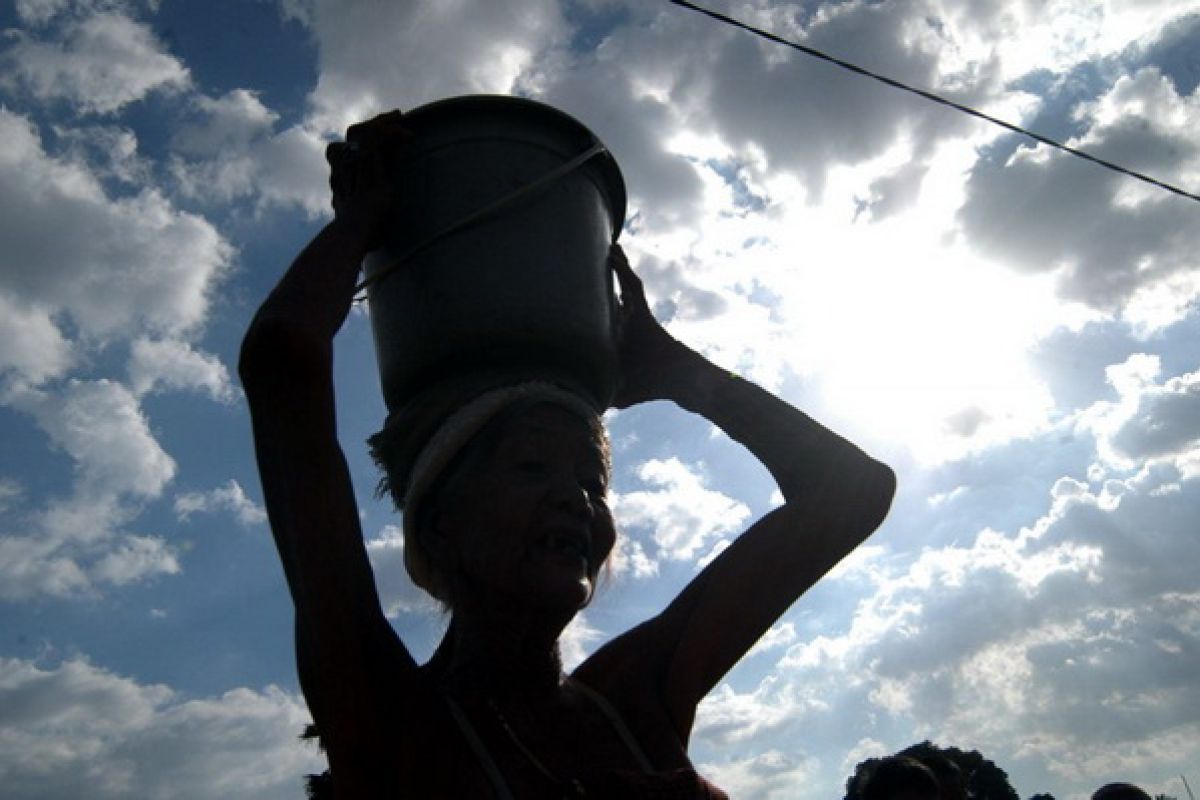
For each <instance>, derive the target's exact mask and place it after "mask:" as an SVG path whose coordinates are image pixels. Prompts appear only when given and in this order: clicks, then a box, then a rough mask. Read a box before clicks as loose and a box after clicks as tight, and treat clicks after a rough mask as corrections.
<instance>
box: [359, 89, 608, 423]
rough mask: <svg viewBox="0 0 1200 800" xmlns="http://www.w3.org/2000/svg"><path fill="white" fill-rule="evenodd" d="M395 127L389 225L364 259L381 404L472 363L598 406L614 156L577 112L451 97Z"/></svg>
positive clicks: (604, 385) (398, 400) (604, 390)
mask: <svg viewBox="0 0 1200 800" xmlns="http://www.w3.org/2000/svg"><path fill="white" fill-rule="evenodd" d="M404 123H405V125H406V126H407V127H408V128H410V129H411V130H412V132H413V134H414V137H413V140H412V141H411V142H410V143H408V144H406V145H405V147H404V150H403V152H402V153H401V155H400V156H399V158H397V159H396V161H395V163H394V165H393V166H392V169H394V170H395V178H396V180H397V185H398V191H399V200H400V202H399V211H398V215H397V219H396V221H395V224H394V225H393V226H392V228H391V230H390V231H389V233H388V235H387V238H386V242H385V244H384V245H383V246H382V247H381V248H379V249H378V250H375V251H373V252H372V253H370V254H368V256H367V258H366V260H365V261H364V264H363V269H364V273H365V277H366V281H367V282H368V288H367V297H368V300H369V302H370V313H371V325H372V329H373V332H374V336H375V349H376V356H377V358H378V362H379V371H380V377H381V381H382V385H383V394H384V399H385V400H386V402H387V405H388V409H389V410H391V411H395V410H396V409H399V408H402V407H403V406H405V405H406V404H407V403H408V402H410V401H411V400H413V399H414V397H415V396H416V395H418V394H419V393H421V391H422V390H423V389H427V388H429V387H430V386H431V385H435V384H437V383H440V382H443V381H446V380H452V379H454V378H455V377H456V376H459V375H462V374H465V373H472V372H478V373H488V374H493V375H496V376H497V378H496V382H497V383H502V382H508V378H507V377H506V376H513V380H520V379H528V378H529V377H538V378H541V379H544V380H549V381H552V382H556V383H560V384H563V385H565V386H567V387H568V388H572V389H575V390H576V391H578V392H581V393H583V394H585V395H586V396H587V397H588V398H589V399H590V400H591V401H592V402H593V403H594V404H595V405H596V406H597V408H598V409H603V408H604V407H606V406H607V405H608V403H609V401H610V399H611V397H612V393H613V390H614V387H615V383H616V379H617V371H618V364H617V355H616V330H615V321H616V301H615V297H614V293H613V277H612V273H611V271H610V270H609V269H608V265H607V258H608V251H609V246H610V244H611V243H612V242H613V241H615V240H616V237H617V235H618V234H619V232H620V230H621V226H622V225H623V223H624V216H625V186H624V181H623V180H622V178H621V173H620V170H619V169H618V168H617V165H616V162H615V161H614V160H613V159H612V157H611V156H610V155H609V154H608V152H607V151H605V150H604V149H603V147H602V146H600V144H599V141H598V140H597V139H596V137H595V136H594V135H593V134H592V133H591V131H589V130H588V129H587V128H585V127H584V126H583V125H582V124H580V123H579V122H577V121H576V120H575V119H573V118H572V117H570V116H568V115H566V114H564V113H563V112H561V111H558V110H556V109H554V108H551V107H549V106H547V105H544V104H542V103H537V102H534V101H531V100H525V99H521V98H515V97H503V96H491V95H476V96H466V97H455V98H450V99H447V100H441V101H438V102H435V103H431V104H429V105H426V106H421V107H420V108H417V109H414V110H413V111H410V112H408V113H406V114H405V115H404ZM517 376H519V377H517Z"/></svg>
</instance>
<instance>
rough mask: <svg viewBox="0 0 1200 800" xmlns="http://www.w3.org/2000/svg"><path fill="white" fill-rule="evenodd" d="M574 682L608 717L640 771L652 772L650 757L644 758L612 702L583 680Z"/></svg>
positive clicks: (644, 755) (639, 746)
mask: <svg viewBox="0 0 1200 800" xmlns="http://www.w3.org/2000/svg"><path fill="white" fill-rule="evenodd" d="M574 684H575V686H576V688H578V689H579V690H580V691H581V692H583V694H584V696H586V697H588V698H590V699H591V701H592V702H593V703H595V704H596V708H599V709H600V711H601V713H603V714H604V716H605V717H607V718H608V723H609V724H610V725H612V728H613V730H614V731H616V733H617V736H618V737H620V739H621V741H622V742H624V743H625V747H626V748H628V750H629V752H630V753H631V754H632V755H633V757H634V759H635V760H636V761H637V762H638V766H639V767H641V768H642V771H643V772H645V773H647V774H649V773H652V772H654V767H653V766H651V765H650V759H648V758H646V754H645V753H644V752H642V748H641V745H639V744H638V743H637V739H635V738H633V733H632V732H631V731H630V730H629V727H628V726H627V725H626V724H625V720H623V719H621V715H620V714H618V713H617V710H616V709H615V708H613V707H612V703H610V702H608V700H607V699H606V698H605V697H604V695H602V694H600V693H599V692H597V691H596V690H595V689H593V688H592V687H590V686H588V685H587V684H586V683H584V682H583V681H579V680H577V681H574Z"/></svg>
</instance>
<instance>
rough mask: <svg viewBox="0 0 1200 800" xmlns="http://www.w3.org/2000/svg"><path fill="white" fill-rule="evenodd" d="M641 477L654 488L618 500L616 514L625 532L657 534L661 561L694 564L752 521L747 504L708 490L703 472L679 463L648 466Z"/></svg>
mask: <svg viewBox="0 0 1200 800" xmlns="http://www.w3.org/2000/svg"><path fill="white" fill-rule="evenodd" d="M637 475H638V478H639V479H640V480H641V481H642V482H643V483H645V484H648V485H650V486H652V487H654V488H652V489H648V490H641V491H633V492H628V493H625V494H621V495H619V496H616V495H615V496H614V497H613V501H614V504H613V510H614V512H615V514H616V517H617V522H618V524H619V525H620V526H621V527H622V528H623V529H626V530H628V529H631V528H632V529H650V530H651V531H652V536H653V538H654V542H655V544H656V545H657V547H658V555H659V557H662V558H670V559H676V560H683V559H691V558H693V557H694V556H695V555H696V553H697V552H698V551H699V550H700V549H701V548H702V547H703V546H704V545H705V543H707V542H710V541H712V540H713V539H715V538H717V537H719V536H720V535H721V534H724V533H730V532H733V531H738V530H740V528H741V527H742V525H743V524H744V523H745V522H746V520H747V519H748V518H749V516H750V509H748V508H747V507H746V506H745V505H744V504H742V503H740V502H738V501H737V500H734V499H733V498H731V497H728V496H726V495H724V494H722V493H720V492H718V491H715V490H712V489H707V488H705V486H704V481H703V479H702V477H701V475H700V473H699V472H698V471H696V470H695V469H693V468H691V467H689V466H688V465H686V464H684V463H683V462H681V461H680V460H679V459H677V458H670V459H666V460H659V459H652V460H650V461H647V462H645V463H644V464H642V465H641V466H640V467H639V468H638V470H637Z"/></svg>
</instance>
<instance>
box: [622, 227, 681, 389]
mask: <svg viewBox="0 0 1200 800" xmlns="http://www.w3.org/2000/svg"><path fill="white" fill-rule="evenodd" d="M608 264H609V267H611V269H612V270H613V272H615V273H616V275H617V280H618V281H619V284H620V287H621V305H620V310H619V312H618V320H617V330H618V336H619V341H618V350H617V352H618V356H619V358H620V362H621V375H620V380H619V382H618V384H617V392H616V396H615V397H614V398H613V406H615V407H616V408H628V407H629V406H632V405H635V404H637V403H644V402H646V401H649V400H665V399H673V398H674V396H675V394H676V391H675V390H676V389H677V388H678V384H679V383H680V381H682V380H684V379H685V375H686V370H687V366H688V364H689V363H690V360H691V359H695V358H699V356H698V355H697V354H696V353H695V352H694V351H693V350H691V349H690V348H689V347H687V345H685V344H683V343H682V342H680V341H679V340H678V339H676V338H675V337H673V336H671V334H669V333H667V332H666V330H665V329H664V328H663V326H662V325H660V324H659V322H658V320H656V319H655V318H654V314H652V313H651V312H650V306H649V304H648V303H647V302H646V292H645V288H644V287H643V286H642V279H641V278H639V277H638V276H637V275H636V274H635V273H634V271H633V269H632V268H631V267H630V266H629V261H628V259H626V258H625V252H624V251H623V250H622V249H621V246H620V245H617V244H614V245H613V246H612V248H611V249H610V250H609V253H608Z"/></svg>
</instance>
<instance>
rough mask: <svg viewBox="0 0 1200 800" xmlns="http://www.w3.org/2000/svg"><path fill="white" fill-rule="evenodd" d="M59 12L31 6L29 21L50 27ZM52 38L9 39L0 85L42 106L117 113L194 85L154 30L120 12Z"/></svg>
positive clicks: (66, 23) (67, 23) (74, 22)
mask: <svg viewBox="0 0 1200 800" xmlns="http://www.w3.org/2000/svg"><path fill="white" fill-rule="evenodd" d="M54 10H55V9H52V8H49V7H46V6H43V7H41V8H38V7H35V6H33V5H30V4H27V5H26V6H25V7H24V9H23V11H24V13H23V16H24V17H25V18H26V19H27V20H29V21H42V22H44V21H48V20H50V19H51V18H52V16H53V15H54V14H53V12H54ZM52 33H53V35H52V36H51V37H49V38H45V39H39V38H35V37H33V36H31V35H30V34H29V33H27V32H22V31H14V32H11V33H10V36H11V37H13V39H14V43H13V44H11V45H10V46H9V47H8V49H7V50H6V51H5V52H4V53H3V55H2V56H0V59H2V61H0V63H2V64H3V66H4V67H5V69H4V70H3V74H4V75H5V76H6V77H4V78H3V79H0V85H6V86H7V87H8V88H10V89H13V88H16V87H17V86H20V87H21V88H23V89H25V90H27V91H28V92H30V93H31V94H32V95H33V96H34V97H36V98H37V99H38V100H40V101H43V102H45V101H53V100H65V101H67V102H68V103H71V104H73V105H74V106H75V107H77V108H78V109H79V110H80V111H83V112H90V113H101V114H103V113H112V112H114V111H118V110H120V109H121V108H122V107H124V106H126V105H128V104H130V103H132V102H135V101H137V100H140V99H141V98H143V97H145V96H146V95H147V94H149V93H150V92H152V91H156V90H157V91H177V90H180V89H183V88H186V87H187V86H188V85H189V84H190V81H191V79H190V77H189V75H188V70H187V68H186V67H184V65H183V64H182V63H180V62H179V60H178V59H176V58H175V57H174V56H171V55H170V54H168V53H166V52H164V51H163V49H162V46H161V45H160V43H159V42H158V40H157V38H156V37H155V36H154V33H153V31H151V30H150V28H149V27H148V26H146V25H144V24H142V23H140V22H137V21H136V20H134V19H131V18H130V17H129V16H127V15H126V14H124V13H122V12H121V11H117V10H111V11H110V10H92V11H89V12H87V13H84V14H83V15H81V16H78V17H77V16H74V15H72V16H69V17H67V18H66V19H64V20H62V22H61V25H60V26H58V27H57V29H56V30H54V31H53V32H52Z"/></svg>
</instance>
